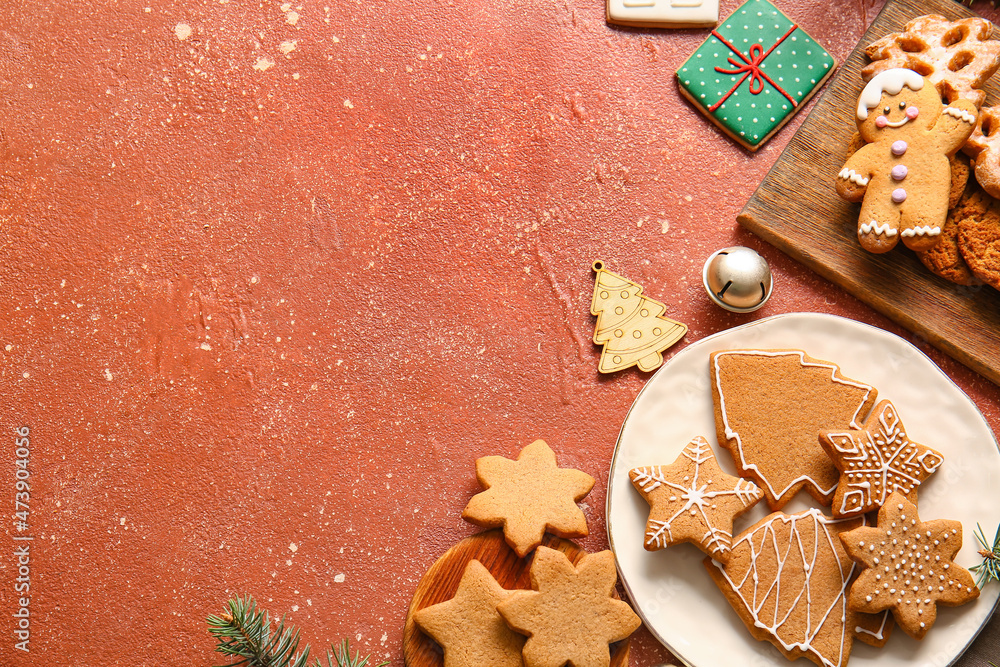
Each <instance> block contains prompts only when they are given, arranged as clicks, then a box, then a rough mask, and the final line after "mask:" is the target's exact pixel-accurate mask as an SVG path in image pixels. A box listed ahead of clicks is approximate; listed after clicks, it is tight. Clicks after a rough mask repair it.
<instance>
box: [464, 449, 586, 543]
mask: <svg viewBox="0 0 1000 667" xmlns="http://www.w3.org/2000/svg"><path fill="white" fill-rule="evenodd" d="M476 477H477V478H478V479H479V483H480V484H481V485H482V486H483V488H485V489H486V490H485V491H483V492H482V493H478V494H476V495H475V496H473V497H472V500H470V501H469V504H468V505H466V507H465V509H464V510H462V518H463V519H465V520H466V521H469V522H471V523H474V524H476V525H477V526H482V527H484V528H497V527H499V526H503V534H504V538H505V539H506V540H507V544H509V545H510V546H511V548H512V549H514V551H516V552H517V555H518V556H521V557H523V556H524V555H525V554H527V553H528V552H530V551H531V550H532V549H534V548H535V547H537V546H538V545H539V544H541V543H542V536H543V535H544V534H545V531H546V530H548V531H549V532H550V533H552V534H553V535H557V536H559V537H585V536H586V535H587V518H586V517H585V516H584V515H583V512H582V511H581V510H580V508H579V507H577V505H576V503H577V502H578V501H580V500H582V499H583V497H584V496H586V495H587V494H588V493H590V490H591V489H592V488H593V487H594V478H593V477H591V476H590V475H588V474H587V473H584V472H581V471H579V470H573V469H572V468H559V467H557V466H556V455H555V453H553V451H552V450H551V449H550V448H549V446H548V445H547V444H545V441H544V440H536V441H535V442H533V443H531V444H530V445H528V446H527V447H525V448H524V449H522V450H521V453H520V454H518V455H517V461H511V460H510V459H505V458H503V457H502V456H486V457H484V458H481V459H478V460H477V461H476Z"/></svg>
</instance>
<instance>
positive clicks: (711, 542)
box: [628, 436, 764, 562]
mask: <svg viewBox="0 0 1000 667" xmlns="http://www.w3.org/2000/svg"><path fill="white" fill-rule="evenodd" d="M628 476H629V479H631V480H632V486H634V487H635V488H636V490H637V491H638V492H639V493H640V494H642V497H643V498H645V500H646V502H648V503H649V520H648V521H647V523H646V537H645V542H644V546H645V547H646V550H647V551H656V550H658V549H662V548H664V547H668V546H671V545H674V544H680V543H681V542H692V543H694V544H695V545H697V547H698V548H699V549H701V550H702V551H704V552H705V553H706V554H708V555H709V556H711V557H712V558H714V559H716V560H718V561H720V562H725V561H727V560H729V551H730V548H731V545H732V541H733V519H735V518H736V517H738V516H739V515H741V514H743V513H744V512H746V511H747V510H748V509H750V508H751V507H753V506H754V505H755V504H757V501H759V500H760V499H761V498H763V497H764V494H763V493H762V492H761V490H760V489H759V488H757V486H756V485H754V484H753V483H751V482H748V481H746V480H745V479H741V478H739V477H733V476H732V475H727V474H726V473H724V472H722V469H721V468H720V467H719V464H718V462H717V461H716V460H715V455H714V454H713V453H712V447H711V446H710V445H709V444H708V441H707V440H705V438H702V437H701V436H699V437H696V438H695V439H694V440H692V441H691V442H689V443H688V444H687V446H686V447H685V448H684V451H682V452H681V454H680V456H678V457H677V460H675V461H674V462H673V463H672V464H670V465H668V466H649V467H645V468H633V469H632V470H630V471H629V474H628Z"/></svg>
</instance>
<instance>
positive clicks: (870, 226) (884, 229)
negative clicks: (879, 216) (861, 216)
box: [860, 220, 906, 238]
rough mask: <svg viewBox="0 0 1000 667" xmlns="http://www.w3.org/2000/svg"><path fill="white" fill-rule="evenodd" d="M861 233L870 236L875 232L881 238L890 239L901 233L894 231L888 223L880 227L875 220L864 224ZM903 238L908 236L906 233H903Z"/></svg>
mask: <svg viewBox="0 0 1000 667" xmlns="http://www.w3.org/2000/svg"><path fill="white" fill-rule="evenodd" d="M860 231H861V233H862V234H870V233H871V232H875V233H876V234H877V235H879V236H887V237H889V238H892V237H893V236H895V235H896V234H898V233H899V232H898V231H897V230H895V229H892V228H891V227H890V226H889V223H888V222H886V223H884V224H881V225H880V224H879V223H877V222H876V221H874V220H872V221H871V222H864V223H862V224H861V227H860ZM903 236H906V232H903Z"/></svg>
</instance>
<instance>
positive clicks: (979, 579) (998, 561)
mask: <svg viewBox="0 0 1000 667" xmlns="http://www.w3.org/2000/svg"><path fill="white" fill-rule="evenodd" d="M976 541H977V542H979V544H980V545H981V546H982V548H981V549H980V550H979V555H980V556H982V557H983V562H982V563H980V564H979V565H974V566H972V567H970V568H969V570H970V571H971V572H975V573H976V586H979V588H982V587H983V584H985V583H987V582H988V581H990V580H991V579H992V580H993V581H1000V527H998V528H997V534H996V537H994V538H993V544H992V545H990V543H989V542H987V541H986V535H985V534H984V533H983V528H982V526H980V525H979V524H978V523H977V524H976Z"/></svg>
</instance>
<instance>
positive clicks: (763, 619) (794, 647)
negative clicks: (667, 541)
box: [704, 509, 887, 667]
mask: <svg viewBox="0 0 1000 667" xmlns="http://www.w3.org/2000/svg"><path fill="white" fill-rule="evenodd" d="M864 522H865V519H864V517H859V518H857V519H831V518H830V517H827V516H825V515H824V514H823V513H822V512H820V511H819V510H817V509H811V510H808V511H805V512H801V513H799V514H785V513H783V512H775V513H774V514H771V515H769V516H767V517H765V518H763V519H761V520H760V521H759V522H757V523H756V524H754V525H753V526H752V527H750V528H749V529H747V530H746V531H745V532H744V533H742V534H740V535H739V536H738V537H737V538H736V542H735V543H734V544H733V550H732V554H731V556H730V558H729V562H728V563H726V564H722V563H719V562H717V561H713V560H711V559H709V558H706V559H705V561H704V562H705V568H706V569H707V570H708V573H709V574H710V575H711V577H712V579H713V580H714V581H715V583H716V585H717V586H718V587H719V589H720V590H721V591H722V593H723V594H724V595H725V596H726V599H727V600H728V601H729V604H730V605H731V606H732V607H733V609H734V610H735V611H736V613H737V614H738V615H739V617H740V619H741V620H742V621H743V623H744V625H746V627H747V629H748V630H749V631H750V634H752V635H753V636H754V638H755V639H757V640H759V641H768V642H771V643H772V644H774V646H775V647H776V648H777V649H778V650H779V651H781V653H782V654H784V655H785V657H787V658H788V659H789V660H795V659H797V658H807V659H808V660H812V661H813V662H814V663H816V664H817V665H821V667H842V666H843V665H846V664H847V661H848V659H849V658H850V656H851V647H852V646H853V642H854V639H855V638H857V636H858V634H859V633H860V632H867V633H868V634H867V635H866V638H865V639H864V641H866V642H867V643H872V644H875V645H880V642H881V643H884V639H882V637H884V636H887V635H886V629H885V624H884V619H883V618H877V617H873V616H871V615H869V614H863V613H859V612H856V611H853V610H851V609H850V608H849V607H848V604H847V592H848V589H849V587H850V582H851V581H852V579H853V576H854V573H855V571H856V569H857V566H856V565H855V564H854V563H853V562H851V559H850V558H849V557H848V555H847V553H846V552H845V551H844V547H843V546H842V545H841V542H840V539H839V538H838V535H840V534H842V532H843V531H847V530H850V529H852V528H855V527H857V526H863V525H864ZM880 627H881V628H883V630H882V635H880V640H876V639H874V635H875V633H876V632H877V629H878V628H880ZM872 628H874V629H872Z"/></svg>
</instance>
